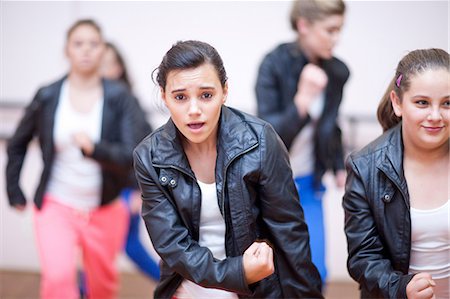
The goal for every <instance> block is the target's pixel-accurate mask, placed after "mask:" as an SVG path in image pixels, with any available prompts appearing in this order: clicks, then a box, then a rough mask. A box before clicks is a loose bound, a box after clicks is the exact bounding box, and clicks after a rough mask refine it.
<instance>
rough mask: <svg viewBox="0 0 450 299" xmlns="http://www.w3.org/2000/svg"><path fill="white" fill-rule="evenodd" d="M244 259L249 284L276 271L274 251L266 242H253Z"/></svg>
mask: <svg viewBox="0 0 450 299" xmlns="http://www.w3.org/2000/svg"><path fill="white" fill-rule="evenodd" d="M242 259H243V266H244V273H245V279H246V281H247V284H252V283H255V282H258V281H260V280H262V279H264V278H266V277H267V276H269V275H271V274H272V273H273V272H274V271H275V266H274V264H273V251H272V248H271V247H270V246H269V245H268V244H267V243H266V242H253V244H252V245H250V247H249V248H247V250H246V251H245V252H244V255H243V257H242Z"/></svg>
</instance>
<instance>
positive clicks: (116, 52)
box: [105, 42, 131, 90]
mask: <svg viewBox="0 0 450 299" xmlns="http://www.w3.org/2000/svg"><path fill="white" fill-rule="evenodd" d="M105 45H106V48H109V49H111V50H112V51H113V52H114V55H116V59H117V62H118V63H119V65H120V67H121V68H122V73H121V74H120V77H119V78H117V80H120V81H122V82H123V83H125V85H126V86H127V87H128V88H129V89H130V90H131V81H130V78H129V77H128V71H127V66H126V65H125V60H124V59H123V56H122V54H120V52H119V49H118V48H117V47H116V45H114V44H113V43H110V42H106V43H105Z"/></svg>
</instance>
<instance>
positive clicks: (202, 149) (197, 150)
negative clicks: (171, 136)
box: [183, 138, 217, 157]
mask: <svg viewBox="0 0 450 299" xmlns="http://www.w3.org/2000/svg"><path fill="white" fill-rule="evenodd" d="M212 139H214V140H211V141H205V142H203V143H192V142H190V141H189V140H187V139H186V138H184V142H183V147H184V150H185V151H186V152H189V153H191V154H194V155H196V156H199V157H201V156H208V155H210V154H211V153H214V152H216V151H217V148H216V145H217V141H216V138H212Z"/></svg>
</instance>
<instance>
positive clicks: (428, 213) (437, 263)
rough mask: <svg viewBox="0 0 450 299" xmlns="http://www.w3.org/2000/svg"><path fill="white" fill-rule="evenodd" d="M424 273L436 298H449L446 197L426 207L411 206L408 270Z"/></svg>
mask: <svg viewBox="0 0 450 299" xmlns="http://www.w3.org/2000/svg"><path fill="white" fill-rule="evenodd" d="M418 272H428V273H430V274H431V276H432V277H433V280H435V282H436V284H437V285H436V287H435V295H436V298H449V285H448V282H449V277H450V199H449V200H448V201H447V202H446V203H445V204H444V205H442V206H440V207H438V208H434V209H430V210H420V209H416V208H413V207H411V258H410V265H409V273H418Z"/></svg>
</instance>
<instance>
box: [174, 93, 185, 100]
mask: <svg viewBox="0 0 450 299" xmlns="http://www.w3.org/2000/svg"><path fill="white" fill-rule="evenodd" d="M174 98H175V100H177V101H183V100H185V99H186V97H185V96H184V94H177V95H175V97H174Z"/></svg>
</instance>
